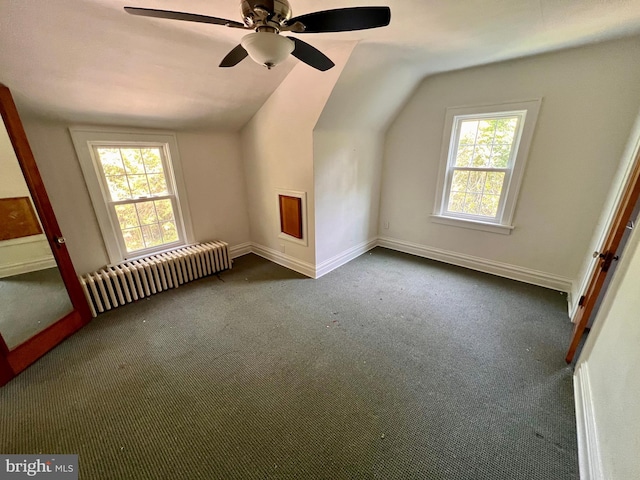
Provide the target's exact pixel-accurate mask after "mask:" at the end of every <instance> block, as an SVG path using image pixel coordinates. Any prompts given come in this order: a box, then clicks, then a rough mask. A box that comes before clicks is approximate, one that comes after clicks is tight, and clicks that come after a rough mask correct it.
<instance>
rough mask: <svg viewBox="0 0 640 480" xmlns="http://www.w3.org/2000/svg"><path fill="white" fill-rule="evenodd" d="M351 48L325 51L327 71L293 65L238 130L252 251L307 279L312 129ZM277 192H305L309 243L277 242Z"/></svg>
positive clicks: (311, 247)
mask: <svg viewBox="0 0 640 480" xmlns="http://www.w3.org/2000/svg"><path fill="white" fill-rule="evenodd" d="M354 45H355V44H354V43H353V42H342V43H340V44H335V45H331V46H328V47H323V48H322V51H323V52H324V53H325V54H326V55H327V56H328V57H329V58H331V59H332V60H333V61H334V62H335V64H336V66H335V67H334V68H332V69H331V70H328V71H326V72H319V71H317V70H315V69H312V68H311V67H309V66H307V65H305V64H303V63H299V64H298V65H296V66H295V67H294V68H293V70H292V71H291V73H290V74H289V75H288V76H287V77H286V78H285V79H284V81H283V82H282V83H281V84H280V86H279V87H278V88H277V89H276V90H275V91H274V92H273V94H272V95H271V96H270V97H269V99H268V100H267V101H266V102H265V103H264V105H263V106H262V107H261V108H260V110H259V111H258V113H256V115H255V116H254V117H253V118H252V119H251V121H250V122H249V123H248V124H247V125H246V126H245V127H244V129H243V130H242V145H243V159H244V171H245V178H246V185H247V198H248V207H249V219H250V225H251V240H252V242H253V243H254V244H255V245H254V248H255V249H256V250H258V249H259V251H258V253H261V254H262V255H266V256H268V257H270V258H271V259H272V260H275V261H279V262H280V263H284V264H287V266H289V267H290V268H294V269H297V270H298V271H301V272H302V273H305V274H306V275H309V276H314V274H315V272H314V270H315V214H314V212H315V203H314V178H313V162H314V159H313V128H314V126H315V124H316V122H317V120H318V117H319V116H320V114H321V112H322V109H323V108H324V105H325V103H326V101H327V99H328V98H329V95H330V94H331V91H332V89H333V87H334V85H335V83H336V81H337V79H338V77H339V76H340V73H341V72H342V68H343V67H344V64H345V63H346V61H347V59H348V58H349V55H350V54H351V51H352V50H353V47H354ZM277 189H285V190H295V191H301V192H306V194H307V232H308V245H306V246H305V245H301V244H297V243H294V242H289V241H287V240H283V239H281V238H278V234H279V233H280V220H279V213H278V208H277V205H278V204H277V194H276V190H277ZM281 245H284V246H285V247H284V248H285V251H284V252H282V251H281ZM282 253H284V255H281V254H282Z"/></svg>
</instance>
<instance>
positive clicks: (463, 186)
mask: <svg viewBox="0 0 640 480" xmlns="http://www.w3.org/2000/svg"><path fill="white" fill-rule="evenodd" d="M468 181H469V172H466V171H460V170H457V171H455V172H453V179H452V180H451V191H452V192H466V191H467V182H468Z"/></svg>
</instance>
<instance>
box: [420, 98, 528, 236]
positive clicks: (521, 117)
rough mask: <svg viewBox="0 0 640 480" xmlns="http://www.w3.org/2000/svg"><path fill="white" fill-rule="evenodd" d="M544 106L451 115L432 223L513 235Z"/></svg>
mask: <svg viewBox="0 0 640 480" xmlns="http://www.w3.org/2000/svg"><path fill="white" fill-rule="evenodd" d="M539 107H540V100H536V101H531V102H521V103H517V104H515V103H514V104H504V105H494V106H483V107H463V108H451V109H448V110H447V115H446V120H445V121H446V123H445V134H444V141H443V153H442V160H441V161H442V164H441V172H440V175H439V179H438V189H437V197H436V202H435V211H434V214H433V216H432V220H433V221H435V222H437V223H446V224H449V225H455V226H466V227H469V228H475V229H481V230H488V231H493V232H497V233H509V232H510V231H511V229H512V228H513V227H512V226H511V221H512V219H513V213H514V210H515V203H516V200H517V195H518V190H519V187H520V183H521V181H522V174H523V172H524V165H525V163H526V159H527V155H528V150H529V145H530V143H531V139H532V136H533V129H534V127H535V123H536V118H537V114H538V110H539Z"/></svg>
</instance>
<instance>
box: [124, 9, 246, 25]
mask: <svg viewBox="0 0 640 480" xmlns="http://www.w3.org/2000/svg"><path fill="white" fill-rule="evenodd" d="M124 9H125V11H126V12H127V13H130V14H131V15H140V16H142V17H155V18H168V19H171V20H185V21H187V22H200V23H212V24H214V25H227V26H229V27H236V28H247V27H246V26H245V24H244V23H240V22H236V21H235V20H227V19H225V18H217V17H208V16H206V15H196V14H195V13H184V12H172V11H170V10H155V9H153V8H138V7H124Z"/></svg>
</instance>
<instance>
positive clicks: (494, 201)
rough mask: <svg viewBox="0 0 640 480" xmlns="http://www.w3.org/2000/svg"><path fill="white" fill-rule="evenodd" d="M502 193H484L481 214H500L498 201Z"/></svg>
mask: <svg viewBox="0 0 640 480" xmlns="http://www.w3.org/2000/svg"><path fill="white" fill-rule="evenodd" d="M499 202H500V195H483V196H482V204H481V205H480V215H484V216H485V217H494V218H495V216H496V215H497V214H498V203H499Z"/></svg>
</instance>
